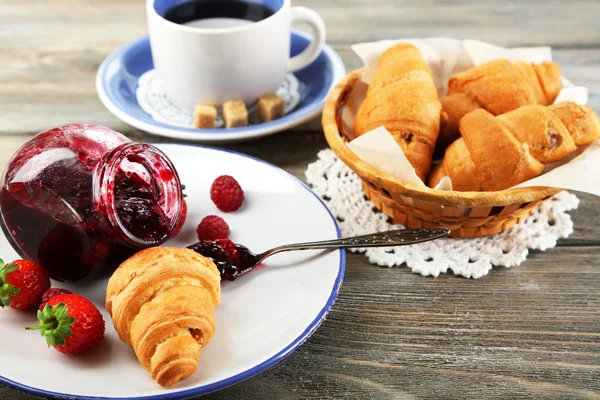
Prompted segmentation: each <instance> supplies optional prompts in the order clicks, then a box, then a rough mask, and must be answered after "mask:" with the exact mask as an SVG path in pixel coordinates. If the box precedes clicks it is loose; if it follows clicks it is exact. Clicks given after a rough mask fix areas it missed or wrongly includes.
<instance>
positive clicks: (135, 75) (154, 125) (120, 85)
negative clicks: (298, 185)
mask: <svg viewBox="0 0 600 400" xmlns="http://www.w3.org/2000/svg"><path fill="white" fill-rule="evenodd" d="M310 40H311V38H310V37H309V36H308V35H305V34H304V33H302V32H300V31H298V30H292V37H291V49H290V54H291V56H294V55H296V54H299V53H300V52H302V51H303V50H304V49H305V48H306V47H307V46H308V45H309V43H310ZM153 68H154V64H153V62H152V54H151V51H150V41H149V38H148V37H147V36H146V37H143V38H141V39H139V40H136V41H134V42H132V43H129V44H127V45H125V46H123V47H121V48H120V49H118V50H116V51H115V52H113V53H112V54H111V55H109V56H108V57H107V58H106V60H105V61H104V62H103V63H102V65H101V66H100V69H99V70H98V74H97V76H96V90H97V92H98V96H99V97H100V100H101V101H102V103H103V104H104V105H105V106H106V108H107V109H108V110H109V111H110V112H111V113H113V114H114V115H115V116H116V117H117V118H119V119H120V120H122V121H123V122H126V123H127V124H129V125H132V126H134V127H136V128H138V129H141V130H143V131H146V132H148V133H151V134H155V135H159V136H164V137H169V138H173V139H184V140H194V141H199V142H225V141H235V140H242V139H250V138H257V137H261V136H265V135H269V134H273V133H276V132H280V131H283V130H286V129H290V128H292V127H295V126H297V125H300V124H302V123H303V122H306V121H308V120H310V119H312V118H314V117H315V116H317V115H318V114H319V113H320V112H321V110H322V108H323V105H324V104H325V101H326V99H327V95H328V94H329V92H330V91H331V90H332V89H333V88H334V87H335V85H336V84H337V83H338V82H339V81H340V80H341V79H342V78H343V77H344V75H345V73H346V70H345V68H344V63H343V62H342V60H341V58H340V56H339V55H338V54H337V53H336V52H335V51H334V50H333V49H332V48H331V47H330V46H328V45H325V46H324V47H323V50H322V52H321V54H320V55H319V56H318V58H317V59H316V60H315V61H314V62H313V63H312V64H310V65H309V66H307V67H305V68H303V69H301V70H299V71H297V72H295V73H294V74H288V76H287V77H286V80H285V82H282V86H280V88H279V89H278V94H280V90H281V92H283V94H284V96H283V97H284V98H285V99H286V114H285V115H284V116H283V117H282V118H280V119H277V120H274V121H270V122H266V123H256V124H250V125H249V126H247V127H242V128H231V129H224V128H217V129H197V128H194V127H193V126H192V115H191V114H189V115H181V110H178V109H177V108H176V106H174V105H173V104H171V103H170V102H169V100H168V99H165V98H162V99H159V102H158V103H155V102H154V101H155V100H156V99H157V97H159V98H160V97H162V96H161V93H160V89H153V88H155V86H154V84H156V83H157V81H156V79H155V77H154V76H153V75H152V73H153ZM140 80H142V81H140ZM140 82H142V83H143V85H142V86H143V87H140ZM290 86H293V88H292V89H290ZM140 88H141V89H143V90H144V93H140V90H139V89H140ZM153 90H154V91H153ZM290 90H292V93H290ZM285 94H288V95H290V96H289V97H288V98H286V96H285ZM251 111H252V110H250V113H251V114H252V112H251ZM150 112H152V115H151V114H150ZM174 114H177V116H176V117H175V118H173V115H174Z"/></svg>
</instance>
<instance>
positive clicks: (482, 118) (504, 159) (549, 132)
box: [428, 102, 600, 191]
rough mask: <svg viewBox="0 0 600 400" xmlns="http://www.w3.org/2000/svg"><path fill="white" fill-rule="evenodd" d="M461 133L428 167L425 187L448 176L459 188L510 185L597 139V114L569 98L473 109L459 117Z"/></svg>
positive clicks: (599, 127) (599, 131) (599, 133)
mask: <svg viewBox="0 0 600 400" xmlns="http://www.w3.org/2000/svg"><path fill="white" fill-rule="evenodd" d="M460 133H461V135H462V138H460V139H458V140H456V141H455V142H454V143H452V144H451V145H450V146H449V147H448V148H447V149H446V153H445V155H444V158H443V160H442V162H441V164H438V165H436V166H435V167H434V168H433V170H432V172H431V175H430V177H429V182H428V185H429V186H430V187H434V186H435V185H436V184H437V183H438V182H439V181H440V180H441V179H442V178H443V177H444V176H449V177H450V178H451V179H452V186H453V189H454V190H459V191H495V190H503V189H507V188H510V187H512V186H514V185H517V184H519V183H521V182H524V181H526V180H528V179H532V178H534V177H536V176H538V175H540V174H541V173H542V171H543V170H544V168H545V164H550V163H553V162H557V161H560V160H562V159H564V158H565V157H568V156H569V155H571V154H572V153H573V152H575V150H576V149H577V147H578V146H584V145H587V144H589V143H591V142H593V141H594V140H595V139H597V138H598V137H599V136H600V119H599V118H598V115H597V114H596V113H595V112H594V110H593V109H592V108H590V107H588V106H582V105H578V104H575V103H572V102H563V103H559V104H555V105H551V106H548V107H544V106H540V105H530V106H524V107H521V108H518V109H516V110H513V111H510V112H508V113H505V114H502V115H499V116H497V117H495V116H493V115H492V114H491V113H489V112H488V111H485V110H483V109H478V110H475V111H472V112H470V113H469V114H467V115H465V116H464V117H463V118H462V119H461V121H460Z"/></svg>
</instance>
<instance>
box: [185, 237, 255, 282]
mask: <svg viewBox="0 0 600 400" xmlns="http://www.w3.org/2000/svg"><path fill="white" fill-rule="evenodd" d="M188 249H192V250H194V251H195V252H196V253H198V254H200V255H203V256H204V257H208V258H210V259H211V260H213V262H214V263H215V265H216V266H217V269H218V270H219V272H220V273H221V279H227V280H229V281H233V280H234V279H235V278H237V277H238V276H241V275H245V274H247V273H248V272H250V271H251V270H252V269H253V268H254V267H255V266H256V264H257V263H258V261H259V259H258V256H257V255H256V254H254V253H252V252H251V251H250V250H248V248H247V247H245V246H242V245H241V244H236V243H233V242H232V241H231V240H229V239H216V240H201V241H199V242H198V243H195V244H193V245H191V246H188Z"/></svg>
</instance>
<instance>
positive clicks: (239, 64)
mask: <svg viewBox="0 0 600 400" xmlns="http://www.w3.org/2000/svg"><path fill="white" fill-rule="evenodd" d="M189 1H192V0H189ZM196 1H198V0H196ZM201 1H202V0H200V2H201ZM244 1H252V2H254V3H261V4H263V5H265V6H267V7H269V8H270V9H271V10H272V11H274V14H273V15H271V16H269V17H268V18H265V19H263V20H260V21H258V22H250V21H248V23H247V24H243V23H242V24H239V26H225V27H223V25H221V27H217V28H213V27H207V24H210V23H211V21H209V20H199V22H200V25H201V26H203V27H197V26H191V25H193V24H184V25H182V24H177V23H174V22H171V21H168V20H167V19H165V18H164V15H165V13H166V12H167V11H168V10H169V9H171V8H172V7H174V6H176V5H178V4H181V3H183V2H184V1H182V0H147V3H146V12H147V16H148V30H149V34H150V46H151V49H152V59H153V61H154V68H155V69H156V73H157V76H158V78H159V79H160V80H161V81H162V84H163V86H164V90H165V91H166V93H167V94H168V95H169V96H170V97H171V99H172V100H173V101H174V102H175V103H176V104H177V105H179V106H181V107H184V108H187V109H190V110H191V109H192V108H193V107H194V106H195V105H196V104H214V105H220V104H222V103H223V102H225V101H227V100H234V99H237V100H243V101H244V102H246V103H247V104H251V103H253V102H255V101H256V99H258V97H260V96H261V95H263V94H265V93H267V92H273V91H275V90H276V89H277V87H278V86H279V84H280V83H281V82H282V81H283V79H284V77H285V75H286V73H288V72H294V71H298V70H300V69H302V68H304V67H306V66H307V65H309V64H311V63H312V62H313V61H314V60H315V59H316V58H317V57H318V56H319V54H320V52H321V49H322V48H323V44H324V43H325V23H324V22H323V19H322V18H321V17H320V16H319V15H318V14H317V13H316V12H315V11H313V10H311V9H309V8H305V7H292V6H291V4H290V2H291V0H244ZM200 4H201V3H200ZM293 21H302V22H306V23H308V24H309V25H310V26H311V27H312V30H313V34H314V38H313V40H312V42H311V43H310V45H309V46H308V47H307V48H306V49H305V50H304V51H303V52H302V53H300V54H298V55H296V56H295V57H292V58H290V41H291V25H292V22H293ZM212 22H216V23H217V26H219V21H212ZM241 22H245V21H241ZM229 25H231V24H229Z"/></svg>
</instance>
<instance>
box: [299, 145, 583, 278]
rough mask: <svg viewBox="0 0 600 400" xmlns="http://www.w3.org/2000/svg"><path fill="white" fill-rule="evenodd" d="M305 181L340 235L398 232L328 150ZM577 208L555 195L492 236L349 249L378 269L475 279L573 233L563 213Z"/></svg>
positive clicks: (568, 198)
mask: <svg viewBox="0 0 600 400" xmlns="http://www.w3.org/2000/svg"><path fill="white" fill-rule="evenodd" d="M306 179H307V181H308V183H309V184H310V185H311V186H312V187H313V190H314V191H315V192H316V193H317V194H318V195H319V196H321V198H323V200H324V201H325V202H326V204H327V206H328V207H329V209H330V210H331V212H332V213H333V215H334V216H335V217H336V218H337V219H338V221H339V225H340V229H341V231H342V234H343V235H344V236H355V235H363V234H368V233H373V232H378V231H385V230H390V229H398V228H403V227H402V226H401V225H397V224H393V223H391V220H390V219H389V218H388V217H387V216H386V215H385V214H383V213H381V212H380V211H378V210H376V209H375V206H374V205H373V203H371V202H370V201H369V200H368V199H367V198H366V196H365V195H364V192H363V189H362V186H361V183H360V179H359V178H358V176H357V175H356V174H355V173H354V172H353V171H352V170H350V168H348V167H347V166H346V165H345V164H344V163H343V162H342V161H341V160H340V159H338V158H337V157H336V155H335V154H334V152H333V151H332V150H329V149H327V150H322V151H321V152H319V155H318V160H317V161H316V162H314V163H312V164H310V165H309V166H308V169H307V170H306ZM578 205H579V199H578V198H577V197H576V196H575V195H573V194H571V193H568V192H561V193H559V194H557V195H556V196H554V197H553V198H552V200H551V201H547V202H544V203H543V204H542V205H541V206H540V208H539V209H538V210H536V211H535V212H534V213H533V215H531V217H529V218H528V219H527V220H525V221H523V222H522V223H521V224H519V225H516V226H514V227H513V228H511V229H509V230H507V231H504V232H501V233H498V234H496V235H492V236H487V237H482V238H472V239H470V238H469V239H450V238H447V239H438V240H434V241H431V242H427V243H421V244H416V245H411V246H397V247H387V248H383V247H380V248H370V249H352V251H355V252H356V251H360V252H365V253H366V256H367V257H368V259H369V261H370V262H371V263H373V264H377V265H381V266H388V267H392V266H394V265H401V264H403V263H406V265H407V266H408V267H409V268H410V269H411V270H412V271H413V272H416V273H419V274H422V275H432V276H438V275H439V274H440V273H445V272H448V270H452V271H453V272H454V274H456V275H461V276H464V277H466V278H481V277H482V276H485V275H487V273H488V272H489V271H490V269H492V266H505V267H514V266H517V265H519V264H521V263H522V262H523V261H525V259H526V258H527V254H528V253H529V249H538V250H546V249H549V248H552V247H554V246H556V241H557V239H559V238H566V237H568V236H569V235H570V234H571V233H573V222H572V220H571V217H570V215H569V214H567V213H566V212H567V211H570V210H574V209H576V208H577V206H578Z"/></svg>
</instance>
